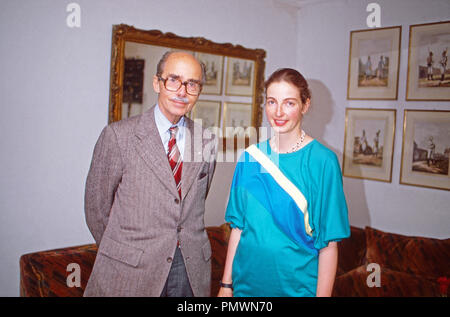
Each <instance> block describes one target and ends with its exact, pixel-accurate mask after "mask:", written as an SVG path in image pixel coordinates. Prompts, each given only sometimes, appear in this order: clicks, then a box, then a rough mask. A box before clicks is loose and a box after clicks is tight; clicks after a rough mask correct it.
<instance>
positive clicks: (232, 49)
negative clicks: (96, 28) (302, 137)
mask: <svg viewBox="0 0 450 317" xmlns="http://www.w3.org/2000/svg"><path fill="white" fill-rule="evenodd" d="M127 42H128V43H130V42H134V43H140V44H145V45H152V46H159V47H163V48H167V50H170V49H175V50H187V51H192V52H195V53H197V52H199V53H207V54H214V55H220V56H223V57H224V58H223V59H225V57H227V58H237V59H242V60H250V61H253V62H254V64H253V65H254V68H253V70H252V72H253V73H252V75H251V76H254V80H253V87H250V88H249V89H251V95H250V94H249V95H248V96H249V97H248V99H249V100H250V98H251V107H252V108H251V126H252V127H254V128H256V131H257V133H258V130H259V129H258V128H259V127H260V126H261V120H262V109H261V105H262V103H263V89H264V87H263V85H264V68H265V62H264V58H265V56H266V52H265V51H264V50H262V49H248V48H245V47H243V46H241V45H233V44H230V43H224V44H219V43H215V42H212V41H210V40H207V39H205V38H203V37H180V36H177V35H175V34H173V33H162V32H161V31H159V30H148V31H146V30H139V29H136V28H134V27H133V26H129V25H125V24H120V25H113V32H112V50H111V78H110V97H109V120H108V121H109V123H111V122H114V121H118V120H121V119H123V114H122V105H123V87H124V84H123V83H124V65H125V44H126V43H127ZM158 49H159V48H158ZM160 58H161V56H154V57H153V56H151V59H154V60H155V61H156V62H157V61H158V60H159V59H160ZM233 66H235V65H233ZM152 71H153V70H152ZM154 72H156V69H155V70H154ZM223 72H224V73H225V72H226V70H225V69H223ZM144 85H151V83H146V84H145V82H144ZM249 91H250V90H249ZM200 97H202V95H200ZM226 98H228V99H227V102H228V103H230V104H232V103H233V102H232V100H230V98H231V97H226ZM248 104H250V103H248ZM234 139H235V140H234V148H235V149H236V136H234ZM246 139H247V140H246V143H248V137H246ZM230 141H231V140H230ZM222 142H223V144H224V148H225V143H227V144H229V143H228V141H227V142H225V140H222Z"/></svg>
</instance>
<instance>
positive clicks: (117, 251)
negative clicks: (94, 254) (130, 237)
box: [99, 237, 144, 267]
mask: <svg viewBox="0 0 450 317" xmlns="http://www.w3.org/2000/svg"><path fill="white" fill-rule="evenodd" d="M99 253H101V254H103V255H105V256H107V257H108V258H111V259H113V260H116V261H119V262H122V263H125V264H127V265H130V266H132V267H137V266H138V265H139V261H140V260H141V257H142V254H143V253H144V251H143V250H141V249H138V248H135V247H133V246H130V245H126V244H123V243H121V242H117V241H115V240H113V239H111V238H108V237H103V239H102V242H101V245H100V249H99Z"/></svg>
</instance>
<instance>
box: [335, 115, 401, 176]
mask: <svg viewBox="0 0 450 317" xmlns="http://www.w3.org/2000/svg"><path fill="white" fill-rule="evenodd" d="M395 116H396V110H394V109H360V108H347V109H346V113H345V141H344V159H343V163H342V164H343V167H342V171H343V175H344V176H348V177H354V178H364V179H371V180H377V181H383V182H389V183H390V182H391V179H392V159H393V150H394V135H395Z"/></svg>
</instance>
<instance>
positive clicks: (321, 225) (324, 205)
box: [225, 140, 350, 297]
mask: <svg viewBox="0 0 450 317" xmlns="http://www.w3.org/2000/svg"><path fill="white" fill-rule="evenodd" d="M257 147H258V148H259V150H261V151H262V152H263V153H264V155H266V156H267V157H269V158H270V160H271V161H272V162H274V163H275V164H276V165H277V166H278V168H279V169H280V170H281V172H282V173H283V174H284V176H286V177H287V178H288V179H289V180H290V181H291V182H292V183H293V184H294V185H295V187H297V188H298V189H299V190H300V191H301V193H302V194H303V196H304V198H305V199H306V201H307V204H308V210H307V213H308V219H307V220H305V218H304V214H303V213H302V210H300V208H299V207H298V205H297V204H296V203H295V202H294V200H293V198H292V197H291V196H290V195H289V194H288V193H287V192H286V191H285V190H284V189H283V188H282V187H281V186H280V185H279V184H278V183H277V182H276V181H275V180H274V178H273V175H271V174H270V173H269V172H267V170H265V168H264V167H263V166H262V165H261V164H260V163H259V162H258V161H257V160H256V159H255V158H254V157H252V155H250V154H249V153H248V152H247V151H246V152H244V153H243V154H242V155H241V157H240V159H239V161H238V163H237V165H236V169H235V173H234V177H233V182H232V185H231V189H230V196H229V201H228V206H227V210H226V214H225V220H226V221H227V222H229V223H230V224H231V227H232V228H239V229H240V230H242V233H241V238H240V241H239V244H238V247H237V250H236V254H235V257H234V261H233V269H232V278H233V287H234V296H257V297H266V296H267V297H276V296H315V295H316V288H317V277H318V256H319V251H320V249H322V248H324V247H326V246H327V245H328V243H329V242H330V241H340V240H341V239H343V238H347V237H349V236H350V226H349V222H348V212H347V204H346V201H345V196H344V191H343V187H342V174H341V169H340V167H339V162H338V160H337V157H336V155H335V154H334V153H333V152H332V151H331V150H329V149H328V148H326V147H325V146H323V145H322V144H320V143H319V142H318V141H316V140H313V141H311V142H310V143H308V144H307V145H306V146H304V147H303V148H301V149H300V150H298V151H296V152H293V153H288V154H278V153H275V152H272V151H271V148H270V145H269V142H268V141H265V142H262V143H259V144H257ZM308 225H309V228H310V230H312V233H311V231H308Z"/></svg>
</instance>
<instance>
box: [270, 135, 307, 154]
mask: <svg viewBox="0 0 450 317" xmlns="http://www.w3.org/2000/svg"><path fill="white" fill-rule="evenodd" d="M314 141H316V139H312V140H311V141H309V142H308V143H306V144H305V145H304V146H302V147H301V148H299V149H298V150H296V151H294V152H289V153H279V152H276V151H274V150H273V149H272V146H271V145H270V138H269V139H267V140H266V142H267V144H268V146H269V149H270V153H274V154H279V155H291V154H297V153H299V152H301V151H302V150H303V149H305V148H306V147H309V145H310V144H311V143H313V142H314Z"/></svg>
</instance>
